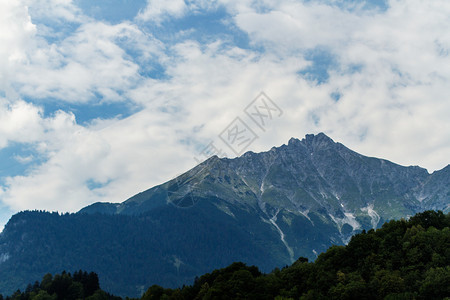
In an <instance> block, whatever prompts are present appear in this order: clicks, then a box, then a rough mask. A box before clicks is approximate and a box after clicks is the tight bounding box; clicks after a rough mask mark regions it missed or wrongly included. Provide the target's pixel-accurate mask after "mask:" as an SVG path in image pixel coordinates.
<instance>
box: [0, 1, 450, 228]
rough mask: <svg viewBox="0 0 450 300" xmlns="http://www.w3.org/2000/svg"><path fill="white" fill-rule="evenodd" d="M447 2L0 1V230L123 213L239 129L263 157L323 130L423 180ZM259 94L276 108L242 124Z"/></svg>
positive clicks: (433, 129)
mask: <svg viewBox="0 0 450 300" xmlns="http://www.w3.org/2000/svg"><path fill="white" fill-rule="evenodd" d="M449 15H450V3H449V2H448V1H432V2H424V1H419V0H404V1H402V0H395V1H394V0H392V1H375V0H373V1H350V0H349V1H344V0H340V1H339V0H316V1H313V0H309V1H290V0H283V1H250V0H248V1H221V0H217V1H204V0H190V1H183V0H166V1H164V0H149V1H139V0H133V1H132V0H109V1H104V0H102V1H87V0H78V1H71V0H64V1H57V0H20V1H3V2H2V3H1V4H0V226H3V224H5V223H6V222H7V220H8V219H9V217H10V216H11V214H13V213H15V212H17V211H20V210H24V209H45V210H58V211H71V212H73V211H77V210H79V209H80V208H82V207H84V206H85V205H88V204H91V203H93V202H97V201H108V202H121V201H123V200H125V199H127V198H128V197H130V196H132V195H134V194H136V193H138V192H140V191H142V190H145V189H147V188H150V187H151V186H153V185H156V184H159V183H162V182H164V181H166V180H169V179H171V178H173V177H175V176H176V175H178V174H180V173H182V172H184V171H186V170H187V169H189V168H191V167H193V166H194V165H195V164H196V163H197V160H196V159H198V158H204V157H201V156H202V150H203V149H205V147H206V146H207V145H210V143H211V142H213V143H214V145H215V146H216V148H218V149H219V148H220V149H223V150H224V152H226V153H227V154H230V156H231V154H232V153H233V151H231V150H230V149H229V148H227V147H228V146H227V145H226V144H224V143H223V140H222V139H220V138H219V135H220V134H221V133H222V132H223V131H224V130H225V129H226V128H229V127H227V126H229V125H230V124H231V122H233V120H236V118H240V120H241V121H242V122H244V123H245V124H247V125H248V126H249V127H251V129H252V130H253V131H254V133H255V135H256V136H257V138H256V139H255V140H254V142H252V143H251V145H249V146H248V149H247V150H252V151H264V150H267V149H270V148H271V147H272V146H278V145H281V144H283V143H287V141H288V140H289V138H290V137H298V138H301V137H303V136H304V135H305V134H307V133H318V132H325V133H326V134H328V135H329V136H331V137H332V138H333V139H334V140H335V141H339V142H341V143H343V144H345V145H347V146H349V147H351V148H352V149H354V150H356V151H359V152H360V153H363V154H365V155H369V156H377V157H383V158H387V159H389V160H392V161H394V162H396V163H399V164H402V165H420V166H422V167H425V168H427V169H428V170H429V172H433V171H434V170H438V169H441V168H443V167H445V166H446V165H447V164H448V163H449V160H448V157H449V154H450V121H449V120H450V118H448V115H449V113H450V101H449V96H448V95H449V86H450V84H449V83H450V67H448V66H450V56H449V53H450V20H449V19H448V16H449ZM261 91H264V92H265V93H266V95H267V96H268V97H270V99H271V100H272V101H273V103H275V104H276V105H277V106H278V107H279V108H280V109H281V110H282V111H283V113H282V114H281V116H277V117H274V118H273V119H272V120H271V122H270V124H268V126H267V128H264V130H262V129H261V127H258V126H256V125H255V124H254V123H252V122H253V121H252V120H251V119H250V118H249V115H247V114H246V113H245V109H246V107H247V106H248V105H249V104H250V103H251V102H252V101H253V100H254V99H255V97H257V96H258V95H260V92H261Z"/></svg>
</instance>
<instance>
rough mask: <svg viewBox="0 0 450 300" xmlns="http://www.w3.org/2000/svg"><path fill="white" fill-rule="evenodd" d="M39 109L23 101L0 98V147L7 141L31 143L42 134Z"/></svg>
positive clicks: (5, 144)
mask: <svg viewBox="0 0 450 300" xmlns="http://www.w3.org/2000/svg"><path fill="white" fill-rule="evenodd" d="M41 113H42V111H41V109H40V108H38V107H36V106H33V105H31V104H29V103H26V102H24V101H17V102H15V103H8V102H7V101H6V100H4V99H0V149H2V148H4V147H6V146H7V145H8V143H9V142H11V141H14V142H19V143H31V142H35V141H38V140H39V139H40V138H42V136H43V130H44V129H43V127H42V124H41V123H40V121H41Z"/></svg>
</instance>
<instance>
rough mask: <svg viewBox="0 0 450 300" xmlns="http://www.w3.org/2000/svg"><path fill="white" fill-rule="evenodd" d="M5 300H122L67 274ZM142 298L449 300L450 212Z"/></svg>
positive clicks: (92, 278)
mask: <svg viewBox="0 0 450 300" xmlns="http://www.w3.org/2000/svg"><path fill="white" fill-rule="evenodd" d="M148 271H149V272H157V270H148ZM0 299H10V300H16V299H20V300H29V299H30V300H34V299H54V300H60V299H122V298H121V297H117V296H114V295H111V294H109V293H108V292H106V291H103V290H102V289H101V288H100V286H99V280H98V276H97V275H96V274H95V273H93V272H91V273H87V272H85V271H77V272H75V273H73V274H70V273H66V272H65V271H64V272H62V273H61V274H57V275H54V276H52V275H51V274H46V275H45V276H44V277H43V279H42V281H41V282H35V283H34V284H29V285H28V287H27V288H26V290H25V291H20V290H17V291H16V292H15V293H14V294H12V295H10V296H5V297H4V296H1V295H0ZM126 299H132V298H126ZM140 299H141V300H151V299H277V300H287V299H374V300H375V299H450V214H449V213H447V214H444V213H443V212H441V211H425V212H423V213H419V214H416V215H415V216H413V217H411V218H409V219H408V220H405V219H401V220H393V221H390V222H387V223H385V224H383V226H382V227H381V228H380V229H377V230H369V231H367V232H366V231H363V232H361V233H360V234H357V235H355V236H353V237H352V239H351V240H350V242H349V243H348V244H347V245H346V246H332V247H330V248H329V249H328V250H327V251H326V252H324V253H322V254H320V255H319V256H318V258H317V259H316V260H315V261H314V262H310V261H308V259H306V258H303V257H300V258H298V259H297V261H296V262H295V263H293V264H292V265H291V266H286V267H283V268H281V269H278V268H276V269H274V270H273V271H272V272H270V273H267V274H265V273H262V272H261V271H260V270H259V269H258V268H257V267H255V266H247V265H246V264H244V263H241V262H236V263H233V264H231V265H230V266H228V267H226V268H222V269H218V270H214V271H212V272H210V273H207V274H204V275H202V276H201V277H199V278H196V279H195V281H194V282H193V284H192V285H187V286H183V287H180V288H176V289H168V288H164V287H161V286H158V285H153V286H151V287H149V288H148V289H147V290H146V291H145V293H144V294H143V295H142V297H141V298H140Z"/></svg>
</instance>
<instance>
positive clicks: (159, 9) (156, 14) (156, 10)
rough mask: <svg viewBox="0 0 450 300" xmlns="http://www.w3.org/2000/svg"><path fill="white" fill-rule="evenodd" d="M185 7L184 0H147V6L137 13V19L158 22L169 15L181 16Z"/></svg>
mask: <svg viewBox="0 0 450 300" xmlns="http://www.w3.org/2000/svg"><path fill="white" fill-rule="evenodd" d="M187 9H188V7H187V5H186V3H185V2H184V0H148V3H147V7H146V8H145V9H144V10H143V11H141V12H140V13H139V14H138V15H137V19H138V20H141V21H152V22H154V23H157V24H159V23H161V22H162V21H163V20H164V19H167V18H169V17H173V18H180V17H182V16H183V15H184V14H185V12H186V11H187Z"/></svg>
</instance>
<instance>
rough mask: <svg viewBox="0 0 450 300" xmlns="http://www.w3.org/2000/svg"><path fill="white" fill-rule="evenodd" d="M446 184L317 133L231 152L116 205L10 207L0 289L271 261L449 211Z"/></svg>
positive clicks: (130, 291) (438, 176)
mask: <svg viewBox="0 0 450 300" xmlns="http://www.w3.org/2000/svg"><path fill="white" fill-rule="evenodd" d="M449 183H450V166H447V167H446V168H444V169H442V170H440V171H436V172H434V173H433V174H429V173H428V172H427V171H426V170H425V169H423V168H420V167H404V166H400V165H397V164H394V163H392V162H389V161H387V160H383V159H378V158H372V157H366V156H363V155H361V154H358V153H356V152H354V151H352V150H350V149H348V148H346V147H345V146H344V145H342V144H340V143H336V142H334V141H333V140H332V139H331V138H329V137H328V136H326V135H325V134H323V133H319V134H317V135H312V134H311V135H306V137H305V138H304V139H302V140H299V139H295V138H291V139H290V140H289V142H288V144H287V145H282V146H280V147H273V148H272V149H270V150H269V151H267V152H262V153H253V152H247V153H245V154H243V155H242V156H240V157H237V158H234V159H228V158H218V157H217V156H213V157H211V158H209V159H207V160H206V161H204V162H203V163H201V164H199V165H198V166H196V167H194V168H193V169H191V170H189V171H187V172H186V173H184V174H182V175H180V176H178V177H177V178H175V179H173V180H170V181H168V182H166V183H164V184H161V185H158V186H155V187H153V188H151V189H149V190H147V191H144V192H142V193H139V194H137V195H135V196H133V197H131V198H130V199H128V200H126V201H125V202H123V203H95V204H92V205H90V206H88V207H85V208H83V209H82V210H80V212H78V213H77V214H70V215H62V216H60V215H57V214H56V215H55V214H49V213H43V212H23V213H19V214H17V215H15V216H13V217H12V218H11V220H10V221H9V223H8V224H7V225H6V227H5V229H4V232H3V234H2V235H1V237H0V278H1V279H0V292H4V291H5V290H6V291H8V290H7V289H8V287H10V286H14V287H15V288H17V286H18V283H16V284H15V285H13V284H12V281H14V280H16V281H17V280H18V279H17V278H21V280H23V281H24V282H23V284H25V283H28V282H31V281H34V280H35V279H39V278H40V277H42V275H43V274H44V273H46V272H60V271H61V270H62V269H66V270H72V271H73V270H78V269H80V268H83V269H87V270H89V271H95V272H97V273H98V274H99V275H100V278H102V279H103V280H104V282H102V286H105V287H106V288H107V289H108V290H109V291H111V292H114V293H116V294H122V295H138V294H139V293H140V291H141V290H140V288H141V287H143V286H149V285H151V284H155V283H156V284H160V285H163V286H179V285H181V284H183V283H189V282H191V281H192V280H193V278H194V277H195V276H197V275H200V274H203V273H205V272H208V271H210V270H212V269H214V268H219V267H223V266H226V265H228V264H230V263H232V262H233V261H243V262H246V263H248V264H254V265H258V266H259V267H260V268H261V269H262V270H263V271H270V270H271V269H273V268H274V267H280V266H283V265H286V264H289V263H291V262H293V261H294V260H295V259H297V258H298V257H299V256H304V257H308V258H310V259H314V258H315V257H316V256H317V254H318V253H320V252H323V251H325V250H326V249H327V248H328V247H329V246H331V245H332V244H345V243H346V242H347V241H348V240H349V239H350V237H351V236H352V235H353V234H354V233H356V232H359V231H361V230H363V229H366V230H367V229H371V228H376V227H378V226H380V224H382V222H384V221H386V220H390V219H397V218H401V217H408V216H411V215H413V214H415V213H416V212H420V211H423V210H426V209H439V210H444V211H448V210H449V202H450V201H449V200H450V185H449ZM37 229H39V230H37ZM29 249H33V251H31V250H29ZM25 262H28V263H25ZM29 262H33V263H31V264H30V263H29ZM7 274H8V275H9V276H6V275H7ZM11 274H12V275H14V276H11ZM2 275H3V276H2ZM20 283H22V282H20ZM2 289H3V290H2Z"/></svg>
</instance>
